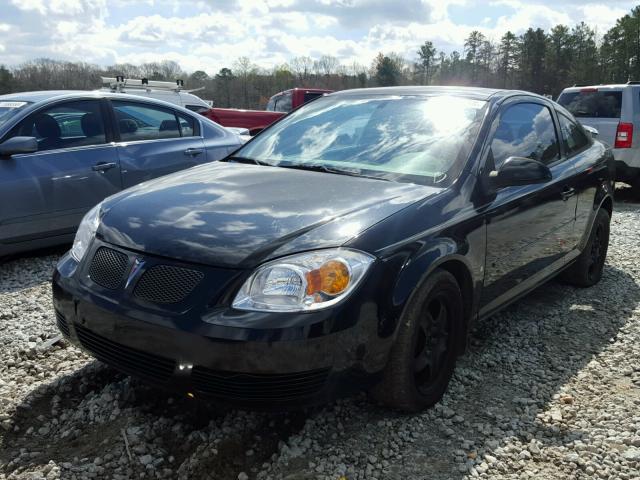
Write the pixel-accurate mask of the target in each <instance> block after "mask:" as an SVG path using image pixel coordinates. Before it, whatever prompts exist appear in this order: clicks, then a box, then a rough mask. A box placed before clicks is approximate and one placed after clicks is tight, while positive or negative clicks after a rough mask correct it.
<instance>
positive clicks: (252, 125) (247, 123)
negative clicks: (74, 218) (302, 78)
mask: <svg viewBox="0 0 640 480" xmlns="http://www.w3.org/2000/svg"><path fill="white" fill-rule="evenodd" d="M331 92H332V90H324V89H322V88H292V89H291V90H285V91H284V92H280V93H276V94H275V95H274V96H273V97H271V98H270V99H269V103H267V108H266V110H240V109H236V108H211V109H209V110H207V111H205V112H202V114H203V115H204V116H205V117H207V118H210V119H211V120H213V121H214V122H216V123H219V124H220V125H222V126H225V127H241V128H247V129H248V130H249V133H250V134H251V135H255V134H256V133H258V132H260V131H262V130H263V129H264V128H266V127H268V126H269V125H271V124H272V123H273V122H275V121H276V120H278V119H279V118H281V117H283V116H285V115H286V114H287V113H289V112H290V111H291V110H294V109H295V108H298V107H299V106H300V105H303V104H305V103H307V102H310V101H311V100H314V99H315V98H318V97H321V96H322V95H324V94H325V93H331Z"/></svg>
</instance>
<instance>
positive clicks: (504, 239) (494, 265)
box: [480, 97, 577, 316]
mask: <svg viewBox="0 0 640 480" xmlns="http://www.w3.org/2000/svg"><path fill="white" fill-rule="evenodd" d="M557 130H558V129H557V128H556V123H555V121H554V117H553V114H552V110H551V108H550V107H549V106H548V105H547V104H545V103H542V102H538V101H537V99H534V98H532V97H531V98H527V99H526V100H523V99H519V100H515V101H511V102H508V103H507V104H506V105H504V106H503V107H502V110H501V112H500V114H499V115H498V117H497V118H496V119H495V121H494V124H493V126H492V132H493V133H492V137H491V142H490V144H489V145H488V149H487V150H486V163H485V168H484V169H483V172H481V175H488V172H489V171H491V170H497V169H499V168H500V166H501V165H502V163H503V162H504V161H505V160H506V159H507V158H509V157H511V156H514V157H528V158H533V159H535V160H538V161H540V162H542V163H544V164H546V165H547V166H548V167H549V169H550V170H551V174H552V179H551V180H550V181H548V182H546V183H543V184H535V185H525V186H510V187H504V188H501V189H498V190H497V191H496V192H495V195H494V196H493V198H491V199H490V202H489V204H488V205H486V212H485V215H486V217H485V218H486V222H487V229H486V232H487V247H486V259H485V276H484V288H483V292H482V298H481V310H480V315H481V316H484V315H487V314H490V313H491V311H493V310H494V309H495V308H497V307H498V306H500V305H502V304H503V303H504V302H505V301H509V299H510V298H515V297H516V296H518V295H519V294H520V293H521V292H524V291H525V290H527V289H528V288H530V287H531V286H532V284H534V283H535V282H536V281H539V279H540V278H542V277H544V276H545V273H546V272H553V271H555V270H556V269H557V268H558V265H559V264H562V263H563V262H565V261H567V258H566V257H567V255H568V253H569V252H570V251H571V250H572V249H573V247H574V246H575V245H573V243H572V238H573V229H574V224H575V211H576V201H577V200H576V196H575V191H574V190H573V189H571V188H570V187H571V182H572V179H573V177H574V169H573V166H572V164H571V163H569V162H565V161H563V159H562V158H561V156H560V148H559V142H558V135H557Z"/></svg>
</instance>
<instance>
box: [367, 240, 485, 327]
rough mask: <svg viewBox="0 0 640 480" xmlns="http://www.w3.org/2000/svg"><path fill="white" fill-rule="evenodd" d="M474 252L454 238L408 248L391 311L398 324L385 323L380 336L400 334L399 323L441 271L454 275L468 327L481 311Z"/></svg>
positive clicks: (395, 287)
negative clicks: (418, 293)
mask: <svg viewBox="0 0 640 480" xmlns="http://www.w3.org/2000/svg"><path fill="white" fill-rule="evenodd" d="M470 252H471V249H470V247H469V244H468V242H466V241H456V240H454V239H452V238H436V239H433V240H432V241H429V242H426V243H422V244H414V245H413V246H412V248H405V250H404V254H405V258H404V261H403V262H402V265H401V266H400V268H399V271H398V274H397V276H396V280H395V282H394V284H393V287H392V288H393V290H392V294H391V302H392V305H391V308H392V311H393V312H394V315H393V319H394V321H392V322H385V324H384V325H383V326H382V327H383V328H382V331H381V332H380V334H381V336H389V335H395V334H396V332H397V327H398V325H399V321H400V319H401V318H402V315H403V313H404V311H405V309H406V308H407V305H408V304H409V302H410V300H411V298H412V296H413V294H414V293H415V292H416V291H417V289H418V287H419V286H420V285H421V284H422V283H423V282H424V281H425V280H426V279H427V278H428V277H429V275H430V274H431V273H433V271H434V270H436V269H437V268H444V269H446V270H447V271H450V272H451V273H452V274H453V275H454V276H455V277H456V279H457V280H458V283H459V284H460V289H461V290H462V291H463V297H464V301H465V305H464V311H465V317H466V318H465V321H466V323H467V324H468V322H469V320H470V319H471V318H472V317H473V315H474V313H475V312H476V311H477V298H476V297H477V295H476V292H477V291H478V288H477V287H478V286H479V284H481V279H479V278H478V275H477V273H478V272H477V268H476V267H474V263H473V261H472V259H471V258H470V255H469V254H470ZM481 262H484V260H483V259H482V260H481ZM480 273H481V272H480Z"/></svg>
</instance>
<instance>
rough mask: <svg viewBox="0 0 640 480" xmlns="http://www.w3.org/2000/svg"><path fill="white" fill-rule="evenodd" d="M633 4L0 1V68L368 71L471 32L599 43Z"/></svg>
mask: <svg viewBox="0 0 640 480" xmlns="http://www.w3.org/2000/svg"><path fill="white" fill-rule="evenodd" d="M637 4H638V2H637V0H636V1H625V0H615V1H605V0H600V1H594V2H592V1H589V0H564V1H563V0H526V1H522V0H488V1H470V0H440V1H438V0H395V1H389V0H201V1H184V0H180V1H178V0H142V1H133V0H0V64H6V65H11V66H15V65H18V64H20V63H22V62H25V61H28V60H31V59H34V58H40V57H49V58H54V59H58V60H70V61H85V62H90V63H95V64H99V65H111V64H114V63H124V62H129V63H133V64H138V63H144V62H148V61H159V60H175V61H176V62H178V63H179V64H180V66H181V67H182V68H183V69H184V70H186V71H188V72H192V71H195V70H204V71H205V72H207V73H209V74H212V73H215V72H217V71H219V70H220V68H222V67H231V66H232V65H233V62H234V61H235V60H236V59H237V58H238V57H240V56H247V57H249V58H250V59H251V60H252V61H253V62H254V63H255V64H257V65H258V66H260V67H263V68H271V67H274V66H277V65H281V64H283V63H285V62H287V61H288V60H290V59H291V58H293V57H297V56H309V57H311V58H313V59H317V58H319V57H320V56H321V55H331V56H335V57H337V58H338V59H339V60H340V61H341V62H342V63H344V64H351V63H352V62H354V61H355V62H358V63H360V64H363V65H367V66H368V65H369V64H370V63H371V61H372V59H373V58H374V57H375V55H376V54H377V53H378V52H385V53H386V52H396V53H400V54H402V55H404V56H405V57H406V58H407V59H408V60H414V59H415V58H416V51H417V49H418V47H419V46H420V44H422V43H423V42H424V41H425V40H430V41H432V42H433V43H434V45H435V46H436V47H437V48H438V50H443V51H445V52H447V53H449V52H451V51H452V50H462V48H463V44H464V39H465V38H466V36H467V35H468V34H469V32H471V31H472V30H480V31H481V32H482V33H484V34H485V35H486V36H487V37H488V38H490V39H492V40H494V41H498V40H499V39H500V37H501V36H502V34H503V33H504V32H505V31H507V30H511V31H513V32H514V33H517V34H519V33H522V32H523V31H525V30H526V29H527V28H529V27H534V28H535V27H541V28H543V29H545V30H548V29H549V28H551V27H552V26H554V25H556V24H558V23H563V24H566V25H574V24H576V23H578V22H580V21H584V22H586V23H587V24H589V25H591V26H592V27H593V28H596V29H597V33H598V34H599V35H603V34H604V33H605V32H606V31H607V29H609V28H610V27H611V26H613V25H614V24H615V21H616V19H617V18H619V17H621V16H623V15H625V14H626V13H628V12H629V11H630V10H631V8H633V7H634V6H635V5H637Z"/></svg>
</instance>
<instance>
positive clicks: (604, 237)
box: [561, 208, 611, 287]
mask: <svg viewBox="0 0 640 480" xmlns="http://www.w3.org/2000/svg"><path fill="white" fill-rule="evenodd" d="M610 223H611V218H610V217H609V213H608V212H607V211H606V210H605V209H603V208H601V209H600V210H598V213H596V218H595V220H594V222H593V227H592V228H591V233H590V234H589V240H587V244H586V245H585V247H584V250H583V251H582V253H581V254H580V256H579V257H578V258H577V259H576V261H575V262H574V263H573V264H572V265H571V266H570V267H569V268H567V269H566V270H565V271H564V272H562V277H561V278H562V280H564V281H565V282H567V283H570V284H571V285H575V286H577V287H591V286H593V285H595V284H596V283H598V282H599V281H600V278H602V270H603V269H604V261H605V260H606V258H607V249H608V248H609V224H610Z"/></svg>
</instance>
